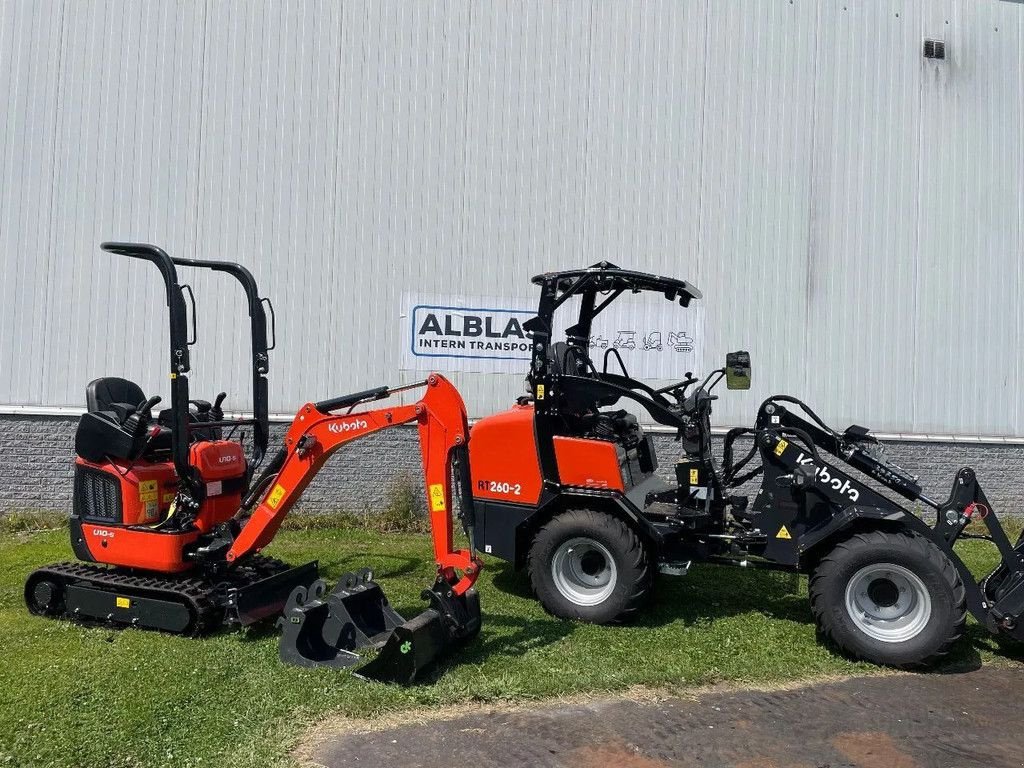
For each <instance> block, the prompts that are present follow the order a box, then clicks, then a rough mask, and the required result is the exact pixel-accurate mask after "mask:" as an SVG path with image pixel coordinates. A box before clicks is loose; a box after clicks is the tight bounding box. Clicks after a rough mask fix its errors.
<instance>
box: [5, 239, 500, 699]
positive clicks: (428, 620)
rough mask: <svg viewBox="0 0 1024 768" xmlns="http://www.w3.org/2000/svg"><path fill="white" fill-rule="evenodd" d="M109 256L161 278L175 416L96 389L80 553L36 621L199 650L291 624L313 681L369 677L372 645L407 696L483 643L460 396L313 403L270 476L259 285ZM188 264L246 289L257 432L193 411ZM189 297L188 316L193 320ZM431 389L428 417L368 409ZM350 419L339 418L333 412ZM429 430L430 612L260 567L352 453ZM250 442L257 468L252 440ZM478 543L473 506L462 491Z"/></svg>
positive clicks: (361, 395) (87, 423)
mask: <svg viewBox="0 0 1024 768" xmlns="http://www.w3.org/2000/svg"><path fill="white" fill-rule="evenodd" d="M101 247H102V249H103V250H104V251H108V252H110V253H113V254H120V255H123V256H128V257H131V258H133V259H141V260H144V261H149V262H151V263H153V264H154V265H156V267H157V268H158V269H159V271H160V274H161V276H162V278H163V283H164V288H165V293H166V300H167V305H168V309H169V317H170V385H171V407H170V408H169V409H167V410H164V411H161V412H159V413H158V414H157V415H154V413H153V409H154V408H155V406H156V405H157V404H158V403H159V402H160V398H159V397H146V395H145V394H144V393H143V391H142V389H141V388H140V387H139V386H138V385H137V384H135V383H133V382H131V381H127V380H125V379H122V378H116V377H105V378H101V379H97V380H95V381H93V382H91V383H90V384H89V385H88V387H87V390H86V401H87V405H88V411H87V412H86V413H85V414H84V415H83V416H82V418H81V420H80V422H79V425H78V428H77V431H76V434H75V452H76V454H77V458H76V459H75V481H74V482H75V485H74V507H73V510H72V513H71V520H70V531H71V547H72V549H73V550H74V553H75V555H76V557H77V558H78V561H79V562H75V563H58V564H54V565H49V566H45V567H43V568H39V569H38V570H36V571H34V572H33V573H32V574H31V575H30V576H29V578H28V581H27V583H26V584H25V601H26V603H27V605H28V608H29V610H30V611H31V612H32V613H35V614H38V615H44V616H53V617H62V618H68V619H73V620H77V621H82V622H90V623H92V622H99V623H107V624H113V625H121V626H133V627H140V628H145V629H155V630H161V631H164V632H170V633H176V634H185V635H200V634H203V633H206V632H209V631H211V630H214V629H216V628H219V627H221V626H224V625H248V624H252V623H255V622H258V621H261V620H264V619H270V618H274V617H278V616H281V614H282V611H283V610H284V609H287V611H286V615H285V616H283V617H282V618H281V620H280V623H281V624H282V625H283V626H284V632H283V635H282V640H281V658H282V660H284V661H286V662H289V663H294V664H301V665H304V666H320V665H328V666H334V667H350V666H355V665H356V664H357V663H358V662H359V661H360V657H359V655H358V654H357V653H356V651H358V650H360V649H361V648H364V647H376V648H379V649H381V651H380V653H379V654H378V655H377V657H376V658H375V659H374V660H373V661H372V662H370V663H369V664H367V665H365V666H363V667H362V668H361V669H360V670H359V673H360V674H362V675H364V676H367V677H374V678H377V679H384V680H396V681H401V682H408V681H411V680H412V679H413V678H414V677H415V675H416V674H417V673H418V672H419V671H420V670H421V669H422V668H423V667H425V666H427V665H428V664H430V663H431V662H432V661H433V660H434V659H435V658H437V657H438V656H440V655H441V654H443V653H444V652H445V651H446V650H447V649H448V648H449V647H450V646H452V645H453V644H455V643H459V642H462V641H465V640H468V639H469V638H471V637H473V636H474V635H475V634H476V633H477V632H478V631H479V628H480V605H479V600H478V598H477V595H476V591H475V590H474V588H473V584H474V582H475V581H476V579H477V577H478V576H479V574H480V569H481V563H480V560H479V558H478V557H477V556H476V553H475V551H474V550H473V548H472V544H470V548H469V549H460V548H457V547H455V542H454V539H453V517H452V515H453V506H452V501H453V476H454V477H456V478H457V479H458V483H459V484H458V486H457V490H459V491H462V489H465V488H467V487H468V477H469V474H468V473H469V469H468V456H467V455H466V443H467V439H468V435H469V428H468V422H467V418H466V409H465V406H464V404H463V402H462V398H461V396H460V395H459V393H458V391H457V390H456V389H455V387H454V386H452V384H451V383H450V382H448V381H447V380H446V379H445V378H444V377H442V376H440V375H438V374H431V375H430V376H428V378H427V379H426V381H424V382H421V383H420V384H415V385H410V386H405V387H399V388H394V389H389V388H388V387H378V388H376V389H371V390H367V391H365V392H357V393H354V394H350V395H344V396H342V397H335V398H330V399H327V400H322V401H319V402H311V403H307V404H306V405H304V406H302V407H301V408H300V409H299V411H298V413H297V414H296V416H295V418H294V420H293V421H292V423H291V425H290V426H289V428H288V431H287V434H286V436H285V439H284V444H283V446H282V447H281V448H280V450H278V451H277V452H276V454H275V455H274V456H273V457H272V458H270V459H269V461H266V462H264V459H265V457H266V451H267V446H268V442H269V436H270V430H269V417H268V404H267V391H268V390H267V373H268V371H269V368H270V362H269V351H270V350H271V349H272V348H273V343H269V344H268V334H267V330H268V328H267V309H269V310H270V320H271V334H272V333H273V306H272V305H271V304H270V302H269V300H267V299H262V298H260V296H259V294H258V292H257V288H256V283H255V280H254V279H253V277H252V275H251V274H250V273H249V271H248V270H246V269H245V268H244V267H242V266H240V265H238V264H234V263H231V262H223V261H200V260H193V259H181V258H171V257H170V256H168V255H167V253H165V252H164V251H163V250H161V249H160V248H157V247H156V246H152V245H145V244H137V243H104V244H103V245H102V246H101ZM177 267H188V268H197V269H209V270H213V271H217V272H223V273H226V274H228V275H231V276H232V277H234V278H235V279H236V280H237V281H238V282H239V283H240V284H241V286H242V288H243V290H244V291H245V295H246V299H247V302H248V310H249V318H250V328H251V336H252V381H253V407H254V415H253V417H252V418H238V419H226V418H225V417H224V413H223V409H222V404H223V402H224V398H225V397H226V395H225V394H224V393H221V394H219V395H218V396H217V398H216V400H215V401H214V402H213V403H212V404H211V403H210V402H208V401H203V400H195V399H190V392H189V376H188V374H189V371H190V369H191V365H190V359H189V348H190V346H191V345H192V344H194V343H195V341H196V333H195V330H196V325H195V304H194V302H195V299H194V297H193V294H192V290H191V288H189V286H187V285H184V284H181V283H179V282H178V275H177ZM186 297H188V298H189V299H190V301H191V304H192V311H191V319H192V321H191V325H190V323H189V317H188V316H189V308H188V304H187V303H186ZM416 387H424V388H425V393H424V395H423V397H422V399H420V400H419V401H418V402H417V403H415V404H412V405H396V406H393V407H388V408H381V409H377V410H362V411H355V409H356V408H357V407H358V406H360V405H362V404H365V403H370V402H374V401H378V400H382V399H384V398H387V397H389V396H391V395H393V394H396V393H398V392H402V391H405V390H408V389H412V388H416ZM338 411H341V413H337V412H338ZM409 423H416V424H417V425H418V428H419V435H420V441H421V448H422V458H423V468H424V475H425V479H426V485H427V494H428V499H429V507H430V522H431V527H432V531H433V540H434V555H435V558H436V561H437V577H436V580H435V582H434V584H433V585H432V586H431V587H430V588H429V589H426V590H424V593H423V594H424V597H425V598H426V599H428V600H429V602H430V607H429V608H428V609H427V610H426V611H424V612H423V613H422V614H421V615H419V616H417V617H415V618H414V619H412V620H410V621H408V622H407V621H404V620H403V619H402V617H401V616H399V615H398V613H397V612H395V611H394V609H392V608H391V607H390V605H389V604H388V601H387V599H386V598H385V597H384V594H383V592H382V590H381V588H380V586H379V585H378V584H377V583H376V582H375V581H373V578H372V574H371V573H370V572H368V571H365V570H364V571H361V572H359V573H358V574H348V575H346V576H345V577H343V578H342V580H341V582H339V584H338V586H337V588H336V589H335V590H334V591H333V592H332V593H331V595H330V596H329V598H327V599H324V600H321V599H320V598H322V597H323V596H324V593H325V592H326V585H325V584H324V583H323V581H321V580H319V579H318V568H317V563H315V562H312V563H306V564H305V565H301V566H298V567H289V566H287V565H285V564H284V563H282V562H280V561H278V560H275V559H272V558H268V557H265V556H263V555H260V554H259V553H260V552H261V550H263V549H264V548H265V547H266V546H267V545H268V544H270V543H271V541H272V540H273V538H274V535H275V534H276V533H277V531H278V529H279V527H280V525H281V523H282V521H283V519H284V517H285V515H287V513H288V511H289V510H290V509H291V508H292V506H293V505H294V504H295V502H296V501H297V500H298V499H299V497H300V496H301V494H302V492H303V490H304V489H305V488H306V486H307V485H308V484H309V482H310V481H311V480H312V479H313V478H314V477H315V476H316V474H317V472H318V471H319V470H320V468H321V467H322V466H323V465H324V463H325V462H326V461H327V459H328V458H329V457H330V456H331V455H332V454H333V453H334V452H335V451H337V450H338V449H339V448H341V447H342V446H344V445H346V444H348V443H351V442H353V441H355V440H358V439H359V438H362V437H365V436H367V435H369V434H372V433H374V432H378V431H380V430H383V429H388V428H389V427H393V426H396V425H399V424H409ZM243 428H251V430H252V440H251V443H252V449H251V452H250V454H249V455H248V456H247V455H246V452H245V449H244V447H243V443H244V442H245V441H244V440H243V438H242V435H241V433H240V432H239V430H241V429H243ZM460 502H461V504H460V510H461V516H462V521H463V524H464V526H465V528H466V531H467V534H468V535H469V539H470V542H472V540H473V521H472V514H473V509H472V497H471V495H470V494H469V493H468V490H466V491H465V492H462V493H461V499H460Z"/></svg>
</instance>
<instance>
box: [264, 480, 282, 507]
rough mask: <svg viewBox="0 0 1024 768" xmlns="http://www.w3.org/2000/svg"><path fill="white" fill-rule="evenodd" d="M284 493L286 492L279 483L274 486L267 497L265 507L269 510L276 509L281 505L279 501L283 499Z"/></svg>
mask: <svg viewBox="0 0 1024 768" xmlns="http://www.w3.org/2000/svg"><path fill="white" fill-rule="evenodd" d="M286 493H287V491H286V490H285V489H284V486H283V485H281V484H280V483H278V484H277V485H275V486H274V490H272V491H271V492H270V495H269V496H267V506H268V507H270V508H271V509H277V505H278V504H280V503H281V499H283V498H284V495H285V494H286Z"/></svg>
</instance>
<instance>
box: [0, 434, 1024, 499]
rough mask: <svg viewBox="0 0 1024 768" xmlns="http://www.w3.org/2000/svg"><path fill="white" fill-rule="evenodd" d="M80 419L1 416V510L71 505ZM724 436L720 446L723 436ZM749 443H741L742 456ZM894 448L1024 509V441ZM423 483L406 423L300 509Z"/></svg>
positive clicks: (912, 465)
mask: <svg viewBox="0 0 1024 768" xmlns="http://www.w3.org/2000/svg"><path fill="white" fill-rule="evenodd" d="M77 423H78V419H77V418H74V417H71V418H68V417H46V416H0V514H4V513H9V512H34V511H69V510H70V509H71V492H72V480H73V477H74V472H73V469H72V464H73V461H74V452H73V445H74V432H75V427H76V425H77ZM284 426H285V425H283V424H279V425H274V434H273V436H272V439H271V451H273V450H274V446H276V445H278V444H280V441H281V439H282V436H283V434H284ZM655 441H656V445H657V450H658V456H659V459H660V462H661V464H662V466H661V470H660V471H661V472H662V473H663V474H664V475H665V476H666V477H669V478H670V477H671V476H672V471H673V466H674V462H675V457H676V456H677V455H678V453H679V447H678V445H677V444H676V443H675V442H674V441H673V439H672V437H671V436H669V435H656V436H655ZM716 442H717V443H718V444H719V445H720V443H721V440H720V439H718V440H717V441H716ZM749 445H750V444H749V442H747V443H745V444H744V443H742V442H739V443H738V444H737V455H742V454H740V453H739V451H741V450H744V449H745V448H746V447H748V446H749ZM888 452H889V455H890V456H891V457H892V459H893V460H894V461H895V462H896V463H897V464H900V465H901V466H903V467H905V468H906V469H908V470H909V471H910V472H912V473H913V474H918V475H919V476H920V478H921V484H922V486H923V487H924V488H925V489H926V492H928V493H929V494H930V495H931V496H932V497H933V498H936V499H942V500H944V499H945V498H946V497H947V496H948V494H949V489H950V486H951V484H952V481H953V475H954V474H955V472H956V471H957V470H958V469H959V468H960V467H962V466H971V467H974V468H975V470H977V472H978V477H979V478H980V479H981V483H982V486H983V488H984V489H985V492H986V494H987V495H988V497H989V500H990V501H991V502H992V504H993V506H994V507H995V508H996V510H997V511H998V512H999V513H1000V514H1006V515H1010V514H1012V515H1020V514H1022V512H1024V446H1022V445H998V444H969V443H934V442H910V441H900V442H893V443H890V444H889V446H888ZM422 482H423V481H422V469H421V467H420V457H419V443H418V440H417V436H416V431H415V429H413V428H407V427H400V428H398V429H393V430H388V431H386V432H381V433H379V434H377V435H372V436H370V437H368V438H366V439H364V440H360V441H358V442H356V443H354V444H353V445H351V446H349V447H348V448H347V449H342V450H341V451H339V452H338V453H336V454H335V455H334V456H333V457H332V458H331V460H330V461H329V462H328V463H327V465H326V466H325V467H324V469H323V471H322V472H321V473H320V475H319V476H318V477H317V478H316V479H315V480H314V481H313V482H312V483H311V484H310V485H309V487H308V488H307V489H306V491H305V493H304V494H303V497H302V501H301V502H300V504H299V506H298V507H297V510H296V511H298V512H306V513H321V512H338V511H347V512H355V513H361V512H366V511H371V510H374V509H377V508H381V507H384V506H386V505H387V504H388V503H389V500H390V499H391V498H392V495H393V494H394V493H395V491H396V489H398V488H400V487H403V486H408V487H412V488H413V489H414V490H415V493H416V496H417V498H419V499H420V500H421V503H422V499H423V489H422ZM754 487H755V488H756V483H755V484H754ZM744 490H745V491H746V490H748V489H744Z"/></svg>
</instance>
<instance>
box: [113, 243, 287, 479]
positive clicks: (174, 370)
mask: <svg viewBox="0 0 1024 768" xmlns="http://www.w3.org/2000/svg"><path fill="white" fill-rule="evenodd" d="M100 248H101V249H102V250H104V251H107V252H109V253H116V254H120V255H122V256H129V257H131V258H135V259H143V260H145V261H150V262H152V263H153V264H156V266H157V268H159V270H160V274H161V276H162V277H163V280H164V286H165V288H166V293H167V306H168V308H169V310H170V332H171V414H172V416H171V419H172V434H171V452H172V456H173V459H174V468H175V470H176V471H177V473H178V476H179V477H182V478H186V482H188V484H189V489H188V490H189V491H190V493H191V495H192V498H193V499H198V498H200V495H199V494H200V493H201V491H202V489H201V488H200V487H199V485H200V484H199V479H198V476H197V475H196V474H195V473H194V472H193V471H192V469H191V466H190V465H189V461H188V450H189V430H190V428H191V426H190V424H189V420H188V412H189V388H188V375H187V374H188V372H189V371H190V370H191V362H190V359H189V350H188V348H189V345H190V343H194V342H195V338H194V335H195V334H194V331H193V338H192V339H191V341H190V340H189V325H188V311H187V308H186V303H185V295H184V293H185V291H186V290H187V291H188V293H189V296H190V297H191V295H192V291H191V288H189V287H188V286H187V285H182V284H180V283H179V282H178V273H177V270H176V269H175V265H178V266H182V267H194V268H198V269H209V270H211V271H214V272H224V273H226V274H229V275H231V276H232V277H234V278H235V279H236V280H237V281H238V282H239V283H240V284H241V286H242V290H243V291H244V292H245V298H246V302H247V303H248V307H249V326H250V331H251V336H252V402H253V419H252V420H248V419H245V420H240V421H237V422H218V425H219V424H221V423H222V424H224V425H225V426H226V425H228V424H230V425H233V426H237V425H239V424H252V426H253V455H252V461H251V462H250V472H251V471H252V470H254V469H255V468H256V467H257V466H259V464H260V463H261V462H262V460H263V457H264V456H265V455H266V452H267V445H268V443H269V440H270V406H269V394H268V387H267V373H268V372H269V371H270V355H269V351H270V349H272V348H273V347H272V345H271V346H268V341H267V313H266V308H269V309H270V312H271V316H273V311H274V309H273V305H272V304H271V303H270V299H267V298H260V295H259V290H258V289H257V287H256V279H255V278H254V277H253V276H252V273H251V272H250V271H249V270H248V269H246V268H245V267H243V266H242V265H241V264H235V263H234V262H230V261H207V260H202V259H183V258H177V257H172V256H170V255H168V254H167V252H165V251H164V250H163V249H161V248H158V247H157V246H155V245H149V244H146V243H114V242H106V243H102V244H101V245H100ZM192 305H193V317H192V321H193V328H194V326H195V309H194V308H195V300H194V299H192ZM195 426H196V427H197V428H198V427H200V426H201V427H209V426H210V425H209V424H206V423H204V424H202V425H195Z"/></svg>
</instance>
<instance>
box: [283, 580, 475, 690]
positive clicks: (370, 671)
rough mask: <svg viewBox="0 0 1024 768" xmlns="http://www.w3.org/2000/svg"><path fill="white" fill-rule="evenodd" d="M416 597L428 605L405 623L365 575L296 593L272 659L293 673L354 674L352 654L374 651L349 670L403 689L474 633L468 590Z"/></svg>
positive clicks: (436, 590)
mask: <svg viewBox="0 0 1024 768" xmlns="http://www.w3.org/2000/svg"><path fill="white" fill-rule="evenodd" d="M423 596H424V597H425V598H426V599H428V600H430V603H431V607H430V608H428V609H427V610H425V611H424V612H423V613H421V614H420V615H419V616H416V617H415V618H413V619H410V620H409V621H405V620H404V619H403V618H402V616H401V615H400V614H399V613H398V612H397V611H395V610H394V608H392V607H391V605H390V604H389V603H388V599H387V597H385V595H384V591H383V590H382V589H381V587H380V585H379V584H377V583H376V582H375V581H373V574H372V572H371V571H369V570H368V569H364V570H362V571H359V572H357V573H347V574H345V575H344V576H342V578H341V580H340V581H339V582H338V584H337V586H335V588H334V589H333V590H332V591H331V592H330V594H327V585H326V584H325V583H324V582H323V580H317V581H316V582H314V583H313V585H312V586H311V587H310V588H309V589H306V588H305V587H298V588H296V589H295V590H294V591H293V592H292V594H291V595H290V596H289V598H288V604H287V606H286V607H285V612H284V616H283V617H282V618H281V619H279V620H278V626H279V627H281V628H282V634H281V642H280V646H279V654H280V658H281V661H283V662H284V663H286V664H293V665H296V666H300V667H332V668H335V669H345V668H356V667H357V666H358V665H360V664H362V662H363V659H362V657H361V656H360V655H359V651H362V650H365V649H367V648H376V649H379V650H380V652H379V653H378V655H377V656H376V658H374V659H373V660H372V661H370V662H369V663H367V664H365V665H364V666H362V667H360V668H358V669H354V671H355V673H356V674H357V675H359V676H360V677H365V678H370V679H374V680H380V681H382V682H397V683H403V684H408V683H411V682H412V681H413V680H414V679H415V678H416V676H417V675H418V674H419V673H420V672H421V671H422V670H423V669H424V668H425V667H427V666H429V665H430V664H432V663H433V662H434V661H435V660H436V659H438V658H439V657H441V656H443V655H445V653H447V651H448V650H449V649H450V648H451V647H452V646H453V645H456V644H458V643H460V642H462V641H465V640H467V639H469V638H471V637H473V636H475V635H476V634H477V632H479V631H480V601H479V598H478V597H477V595H476V592H475V590H469V592H467V593H466V594H465V595H462V596H458V595H455V594H454V593H453V592H452V589H451V586H450V585H449V584H448V583H447V582H446V581H444V580H443V579H441V580H439V581H438V582H437V583H436V584H435V585H434V586H433V587H432V588H431V589H428V590H424V592H423Z"/></svg>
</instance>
